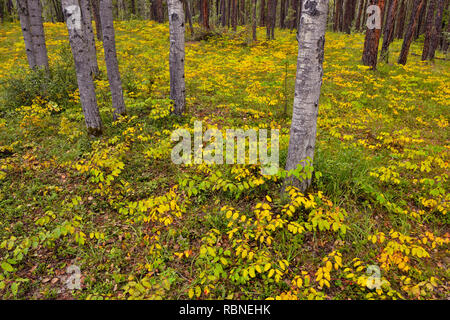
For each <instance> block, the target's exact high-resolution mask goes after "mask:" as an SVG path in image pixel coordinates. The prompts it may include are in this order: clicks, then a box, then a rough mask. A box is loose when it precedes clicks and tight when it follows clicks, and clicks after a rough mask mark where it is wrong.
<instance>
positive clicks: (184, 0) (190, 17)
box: [183, 0, 194, 37]
mask: <svg viewBox="0 0 450 320" xmlns="http://www.w3.org/2000/svg"><path fill="white" fill-rule="evenodd" d="M183 2H184V5H185V6H184V7H185V8H186V16H187V18H188V22H189V29H190V30H191V36H192V37H193V36H194V26H193V25H192V16H191V9H190V8H189V0H183Z"/></svg>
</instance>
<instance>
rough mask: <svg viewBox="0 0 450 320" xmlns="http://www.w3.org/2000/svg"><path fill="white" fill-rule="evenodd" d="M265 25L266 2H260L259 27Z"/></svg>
mask: <svg viewBox="0 0 450 320" xmlns="http://www.w3.org/2000/svg"><path fill="white" fill-rule="evenodd" d="M265 25H266V0H261V6H260V8H259V26H260V27H264V26H265Z"/></svg>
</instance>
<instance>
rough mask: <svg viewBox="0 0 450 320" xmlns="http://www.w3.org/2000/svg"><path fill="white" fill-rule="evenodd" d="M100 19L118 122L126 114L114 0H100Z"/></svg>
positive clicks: (115, 117)
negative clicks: (118, 60)
mask: <svg viewBox="0 0 450 320" xmlns="http://www.w3.org/2000/svg"><path fill="white" fill-rule="evenodd" d="M100 19H101V20H102V27H103V30H102V33H103V49H104V51H105V62H106V71H107V74H108V81H109V88H110V91H111V100H112V105H113V108H114V114H113V118H114V120H117V118H118V117H119V116H120V115H124V114H125V113H126V110H125V102H124V100H123V91H122V81H121V79H120V72H119V63H118V62H117V53H116V39H115V32H114V22H113V11H112V0H100Z"/></svg>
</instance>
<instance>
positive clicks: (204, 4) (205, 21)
mask: <svg viewBox="0 0 450 320" xmlns="http://www.w3.org/2000/svg"><path fill="white" fill-rule="evenodd" d="M233 1H236V0H233ZM200 4H201V13H202V25H203V28H205V29H206V30H209V28H210V27H209V3H208V0H200ZM183 16H184V14H183Z"/></svg>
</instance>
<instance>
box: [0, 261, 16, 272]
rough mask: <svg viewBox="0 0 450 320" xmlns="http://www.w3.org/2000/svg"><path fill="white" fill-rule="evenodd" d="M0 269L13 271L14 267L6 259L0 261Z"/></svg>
mask: <svg viewBox="0 0 450 320" xmlns="http://www.w3.org/2000/svg"><path fill="white" fill-rule="evenodd" d="M2 269H3V270H5V271H6V272H13V271H14V268H13V267H12V266H11V265H10V264H9V263H8V262H6V261H3V262H2Z"/></svg>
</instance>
